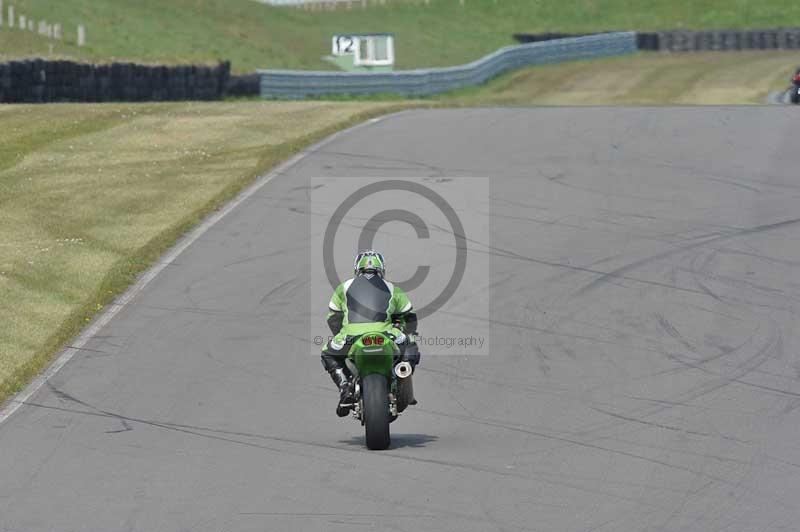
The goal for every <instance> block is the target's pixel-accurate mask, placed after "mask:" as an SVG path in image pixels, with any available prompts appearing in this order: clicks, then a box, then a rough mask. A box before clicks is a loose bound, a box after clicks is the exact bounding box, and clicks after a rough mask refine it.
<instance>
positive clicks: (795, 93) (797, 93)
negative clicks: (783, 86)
mask: <svg viewBox="0 0 800 532" xmlns="http://www.w3.org/2000/svg"><path fill="white" fill-rule="evenodd" d="M789 101H791V102H792V103H793V104H800V69H798V70H797V72H796V73H795V75H794V77H793V78H792V87H791V88H790V89H789Z"/></svg>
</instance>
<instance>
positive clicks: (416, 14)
mask: <svg viewBox="0 0 800 532" xmlns="http://www.w3.org/2000/svg"><path fill="white" fill-rule="evenodd" d="M5 4H6V5H9V4H12V5H14V6H15V8H16V10H17V13H21V14H25V15H27V16H29V17H33V18H34V19H36V20H39V19H42V18H45V19H47V20H50V21H55V22H61V23H62V24H63V25H64V29H65V42H63V43H58V44H57V45H56V46H55V47H54V49H53V54H54V55H59V56H66V57H77V58H82V59H89V60H110V59H114V58H116V59H131V60H137V61H146V62H184V61H193V62H211V61H215V60H217V59H230V60H231V61H232V62H233V67H234V70H236V71H239V72H241V71H249V70H253V69H255V68H259V67H262V68H267V67H268V68H301V69H330V68H332V66H331V65H330V64H328V63H326V62H325V61H323V60H322V59H321V57H322V56H323V55H325V54H326V53H328V52H329V47H330V37H331V35H333V34H335V33H346V32H371V31H375V32H384V31H388V32H394V33H395V34H396V48H397V63H398V65H397V66H398V67H399V68H413V67H425V66H444V65H452V64H458V63H463V62H466V61H470V60H472V59H475V58H477V57H480V56H481V55H484V54H486V53H489V52H491V51H494V50H496V49H497V48H499V47H500V46H504V45H507V44H512V43H513V41H512V38H511V35H512V34H513V33H515V32H533V31H568V32H582V31H598V30H609V29H639V30H654V29H673V28H728V27H731V28H733V27H775V26H800V3H798V2H791V1H786V0H761V1H756V0H648V1H646V2H645V1H643V0H558V1H554V0H466V3H465V5H464V6H461V5H460V3H459V1H458V0H430V4H429V5H427V6H426V5H425V4H424V3H423V2H422V1H421V0H420V1H414V0H412V1H409V0H387V3H386V4H385V5H376V4H375V0H369V6H368V7H367V8H366V9H362V8H361V3H360V1H355V2H354V3H353V7H352V9H349V10H348V9H346V8H345V7H339V8H337V9H335V10H318V11H305V10H302V9H293V8H272V7H269V6H265V5H262V4H259V3H257V2H255V1H253V0H136V1H132V0H5ZM81 22H82V23H83V24H85V25H86V27H87V29H88V45H87V46H86V47H84V48H80V49H79V48H77V46H75V45H74V42H75V39H76V27H77V25H78V24H79V23H81ZM49 53H50V49H49V41H48V40H47V39H45V38H43V37H40V36H38V35H34V34H31V33H26V32H21V31H19V30H9V29H8V28H7V27H4V28H2V29H0V58H9V57H20V56H31V55H44V56H46V55H48V54H49Z"/></svg>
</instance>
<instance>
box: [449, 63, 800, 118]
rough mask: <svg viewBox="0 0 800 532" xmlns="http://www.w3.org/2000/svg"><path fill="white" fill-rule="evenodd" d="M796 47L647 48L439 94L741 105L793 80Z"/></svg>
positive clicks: (482, 101)
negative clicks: (670, 50)
mask: <svg viewBox="0 0 800 532" xmlns="http://www.w3.org/2000/svg"><path fill="white" fill-rule="evenodd" d="M798 63H800V56H798V54H796V53H791V52H709V53H697V54H674V55H670V54H654V53H640V54H636V55H633V56H626V57H615V58H608V59H600V60H595V61H576V62H572V63H563V64H560V65H548V66H540V67H533V68H527V69H523V70H518V71H516V72H512V73H509V74H507V75H505V76H501V77H500V78H497V79H495V80H493V81H491V82H489V83H488V84H486V85H483V86H481V87H474V88H470V89H465V90H462V91H457V92H454V93H450V94H446V95H442V96H439V97H437V98H436V99H437V100H439V101H441V102H446V103H448V104H450V105H706V104H708V105H740V104H761V103H765V101H766V98H767V96H768V95H769V93H770V92H772V91H777V90H783V89H785V88H786V87H787V86H788V85H789V78H790V77H791V75H792V74H794V71H795V68H796V66H797V64H798Z"/></svg>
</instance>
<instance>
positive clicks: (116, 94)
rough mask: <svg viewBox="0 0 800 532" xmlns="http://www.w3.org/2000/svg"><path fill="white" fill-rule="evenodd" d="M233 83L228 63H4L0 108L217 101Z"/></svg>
mask: <svg viewBox="0 0 800 532" xmlns="http://www.w3.org/2000/svg"><path fill="white" fill-rule="evenodd" d="M229 78H230V63H229V62H223V63H220V64H219V65H218V66H216V67H208V66H196V65H186V66H145V65H136V64H132V63H112V64H108V65H90V64H85V63H73V62H71V61H46V60H43V59H33V60H29V61H11V62H8V63H0V103H47V102H119V101H124V102H142V101H166V100H218V99H220V98H222V97H223V96H224V95H225V92H226V88H227V86H228V80H229Z"/></svg>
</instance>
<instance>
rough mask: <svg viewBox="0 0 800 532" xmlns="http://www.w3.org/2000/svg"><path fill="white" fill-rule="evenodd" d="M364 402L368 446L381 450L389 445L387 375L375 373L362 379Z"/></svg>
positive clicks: (374, 449)
mask: <svg viewBox="0 0 800 532" xmlns="http://www.w3.org/2000/svg"><path fill="white" fill-rule="evenodd" d="M361 387H362V394H361V397H362V401H363V402H364V427H365V431H366V436H367V438H366V439H367V448H368V449H371V450H373V451H380V450H383V449H386V448H388V447H389V443H390V441H391V440H390V437H389V421H391V420H390V415H389V389H388V387H387V382H386V377H384V376H383V375H379V374H377V373H373V374H372V375H367V376H366V377H364V379H362V381H361Z"/></svg>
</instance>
